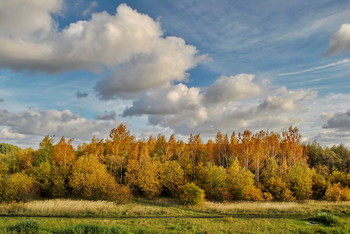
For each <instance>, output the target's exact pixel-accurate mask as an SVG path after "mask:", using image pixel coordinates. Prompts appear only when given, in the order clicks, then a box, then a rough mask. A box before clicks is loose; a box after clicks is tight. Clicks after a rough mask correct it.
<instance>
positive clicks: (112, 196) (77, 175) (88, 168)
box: [69, 155, 130, 200]
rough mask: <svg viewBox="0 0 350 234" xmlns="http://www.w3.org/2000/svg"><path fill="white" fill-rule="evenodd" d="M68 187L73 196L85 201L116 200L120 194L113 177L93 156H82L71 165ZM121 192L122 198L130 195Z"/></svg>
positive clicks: (125, 191) (124, 190) (124, 191)
mask: <svg viewBox="0 0 350 234" xmlns="http://www.w3.org/2000/svg"><path fill="white" fill-rule="evenodd" d="M69 185H70V186H71V187H72V189H73V193H74V194H76V195H78V196H82V197H84V198H87V199H107V200H118V199H119V197H120V192H121V191H119V189H120V186H119V185H118V184H117V183H116V181H115V179H114V177H113V176H111V175H110V174H108V172H107V170H106V166H105V165H103V164H101V163H100V162H99V161H98V159H97V157H96V156H94V155H89V156H82V157H80V158H79V159H78V160H77V161H76V162H75V163H74V164H73V168H72V175H71V176H70V178H69ZM122 192H123V195H124V196H125V195H126V194H125V193H129V194H130V192H128V191H127V190H126V189H125V188H123V189H122ZM127 196H128V195H126V196H125V197H127Z"/></svg>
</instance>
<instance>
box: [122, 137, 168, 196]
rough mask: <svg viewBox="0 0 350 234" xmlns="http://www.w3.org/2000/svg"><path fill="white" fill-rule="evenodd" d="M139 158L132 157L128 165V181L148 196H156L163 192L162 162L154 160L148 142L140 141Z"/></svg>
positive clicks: (135, 188)
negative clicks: (161, 179) (161, 178)
mask: <svg viewBox="0 0 350 234" xmlns="http://www.w3.org/2000/svg"><path fill="white" fill-rule="evenodd" d="M139 147H140V150H139V159H138V160H137V159H131V160H129V162H128V165H127V173H126V176H127V181H128V184H129V185H130V186H132V187H134V190H139V191H141V192H142V193H143V194H145V195H146V196H147V197H154V196H156V195H158V194H159V193H160V192H161V182H160V166H161V164H160V162H159V161H156V160H153V159H152V158H151V157H150V155H149V152H148V146H147V144H146V143H143V142H140V143H139Z"/></svg>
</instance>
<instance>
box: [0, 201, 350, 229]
mask: <svg viewBox="0 0 350 234" xmlns="http://www.w3.org/2000/svg"><path fill="white" fill-rule="evenodd" d="M324 212H327V213H324ZM0 214H2V215H4V216H3V217H2V218H0V233H8V232H9V231H12V233H18V232H17V231H18V230H22V229H23V228H24V229H25V228H28V229H31V228H32V229H35V230H36V231H35V232H34V233H350V230H349V226H350V225H349V224H350V202H337V203H332V202H315V201H306V202H301V203H294V202H290V203H282V202H235V203H213V202H205V203H204V204H203V205H201V206H194V207H186V206H182V205H180V204H179V203H178V202H177V201H176V200H171V199H156V200H146V199H138V200H135V201H133V202H131V203H128V204H115V203H113V202H107V201H84V200H59V199H56V200H45V201H31V202H27V203H16V202H12V203H0ZM315 214H318V215H316V216H315ZM334 214H335V215H337V216H338V217H336V216H334ZM11 215H18V216H21V215H24V216H32V217H30V218H28V217H27V218H25V217H11ZM6 216H7V217H6ZM40 216H41V217H40ZM44 216H50V217H51V218H48V217H44ZM196 216H201V217H202V218H193V217H196ZM333 216H334V217H333ZM92 217H94V218H92ZM127 217H129V218H127ZM130 217H133V218H130ZM137 217H139V218H137ZM166 217H167V218H166ZM191 217H192V218H191ZM205 217H206V218H205ZM312 217H314V218H315V217H317V218H318V220H314V219H313V220H314V221H313V222H310V218H312ZM118 218H119V219H118ZM123 218H126V219H123ZM327 220H328V221H327ZM332 220H333V221H332ZM334 220H338V221H339V223H340V224H341V225H338V224H336V225H333V224H329V223H328V224H327V223H326V222H335V221H334ZM36 228H37V229H36ZM24 229H23V230H24ZM10 233H11V232H10ZM27 233H28V232H27Z"/></svg>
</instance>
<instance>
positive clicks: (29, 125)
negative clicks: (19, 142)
mask: <svg viewBox="0 0 350 234" xmlns="http://www.w3.org/2000/svg"><path fill="white" fill-rule="evenodd" d="M0 123H1V125H2V126H6V127H5V129H6V130H2V131H5V133H7V134H8V135H10V133H11V134H12V136H15V135H14V134H19V135H17V136H41V137H42V136H46V135H56V136H59V137H60V136H64V137H67V138H76V139H81V140H89V139H91V137H92V136H96V137H104V136H106V134H107V133H108V132H109V131H110V130H111V129H112V128H115V127H116V126H117V125H118V124H119V122H117V121H112V120H110V121H97V120H88V119H86V118H84V117H82V116H80V115H76V114H73V113H72V112H71V111H70V110H63V111H59V110H47V111H33V110H27V111H23V112H18V113H11V112H9V111H7V110H6V109H0Z"/></svg>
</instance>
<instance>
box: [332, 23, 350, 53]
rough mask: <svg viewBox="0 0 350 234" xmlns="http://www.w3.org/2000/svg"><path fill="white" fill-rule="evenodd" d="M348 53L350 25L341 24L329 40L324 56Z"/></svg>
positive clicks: (349, 48) (349, 49)
mask: <svg viewBox="0 0 350 234" xmlns="http://www.w3.org/2000/svg"><path fill="white" fill-rule="evenodd" d="M340 52H350V24H343V25H341V26H340V28H339V30H338V31H337V32H335V33H334V34H333V36H332V38H331V41H330V45H329V49H328V51H327V52H326V55H331V54H337V53H340Z"/></svg>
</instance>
